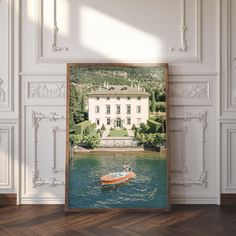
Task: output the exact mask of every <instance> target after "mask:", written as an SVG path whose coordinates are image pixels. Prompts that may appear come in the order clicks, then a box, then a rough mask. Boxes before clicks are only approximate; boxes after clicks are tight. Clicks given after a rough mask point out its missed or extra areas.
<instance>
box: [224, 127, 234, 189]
mask: <svg viewBox="0 0 236 236" xmlns="http://www.w3.org/2000/svg"><path fill="white" fill-rule="evenodd" d="M226 132H227V137H226V143H227V155H226V156H227V164H226V169H227V170H226V173H227V177H226V182H227V183H226V188H225V189H227V190H230V189H235V187H236V183H235V181H234V180H233V179H232V176H233V175H232V171H233V168H232V163H233V158H234V155H232V151H231V150H232V143H233V142H232V135H236V129H235V128H230V129H227V130H226Z"/></svg>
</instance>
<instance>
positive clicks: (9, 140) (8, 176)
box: [0, 124, 14, 190]
mask: <svg viewBox="0 0 236 236" xmlns="http://www.w3.org/2000/svg"><path fill="white" fill-rule="evenodd" d="M13 142H14V126H5V125H3V124H0V150H1V155H0V158H1V160H2V161H4V160H5V165H4V166H2V167H3V168H4V172H5V175H3V173H4V172H3V173H1V174H0V190H11V189H14V181H13V179H14V169H13V165H14V164H13V163H14V151H13V148H14V147H13ZM4 144H5V145H4Z"/></svg>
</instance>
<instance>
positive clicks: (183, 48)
mask: <svg viewBox="0 0 236 236" xmlns="http://www.w3.org/2000/svg"><path fill="white" fill-rule="evenodd" d="M179 30H180V34H181V37H180V46H179V47H177V48H175V47H171V48H170V50H171V51H172V52H173V51H179V52H185V51H187V50H188V46H187V40H186V30H187V27H186V22H185V0H181V25H180V29H179Z"/></svg>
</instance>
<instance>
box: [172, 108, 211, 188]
mask: <svg viewBox="0 0 236 236" xmlns="http://www.w3.org/2000/svg"><path fill="white" fill-rule="evenodd" d="M170 118H171V119H176V120H178V119H179V120H184V121H191V120H193V119H195V120H198V121H199V122H200V124H201V138H200V142H201V144H202V145H201V147H202V148H201V152H202V153H201V157H200V175H199V177H198V179H193V178H191V177H187V178H184V179H182V180H180V181H178V180H176V181H172V184H173V185H182V186H185V187H191V186H192V185H196V186H199V187H204V188H206V187H207V170H206V167H205V131H206V128H207V112H206V111H204V112H199V113H198V114H191V113H189V114H184V115H175V116H171V117H170Z"/></svg>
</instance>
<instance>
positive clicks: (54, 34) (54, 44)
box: [52, 0, 69, 52]
mask: <svg viewBox="0 0 236 236" xmlns="http://www.w3.org/2000/svg"><path fill="white" fill-rule="evenodd" d="M58 32H59V28H58V25H57V0H53V27H52V51H53V52H61V51H68V50H69V49H68V47H60V46H58V45H57V35H58Z"/></svg>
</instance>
